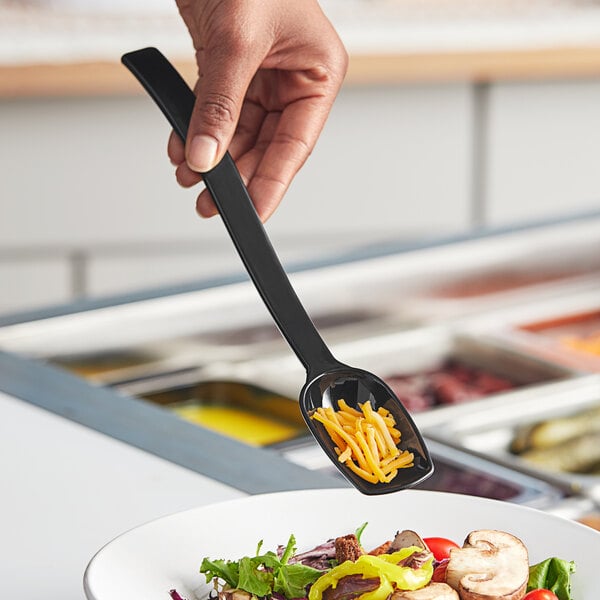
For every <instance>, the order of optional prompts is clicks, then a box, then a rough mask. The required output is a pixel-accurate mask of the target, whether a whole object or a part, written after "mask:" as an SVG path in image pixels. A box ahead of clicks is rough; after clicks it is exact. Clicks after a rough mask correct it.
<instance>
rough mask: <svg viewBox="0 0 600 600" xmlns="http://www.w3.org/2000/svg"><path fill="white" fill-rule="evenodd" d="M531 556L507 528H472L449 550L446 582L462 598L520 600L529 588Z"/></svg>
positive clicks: (464, 599)
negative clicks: (461, 540) (505, 529)
mask: <svg viewBox="0 0 600 600" xmlns="http://www.w3.org/2000/svg"><path fill="white" fill-rule="evenodd" d="M528 578H529V556H528V554H527V548H526V547H525V545H524V544H523V542H522V541H521V540H520V539H519V538H517V537H515V536H514V535H511V534H509V533H505V532H504V531H496V530H480V531H473V532H471V533H470V534H469V535H468V536H467V539H466V540H465V543H464V544H463V547H462V548H454V549H452V550H451V551H450V560H449V561H448V566H447V568H446V582H447V583H448V584H449V585H450V586H451V587H453V588H454V589H455V590H456V591H457V592H458V594H459V596H460V598H461V600H520V599H521V598H522V597H523V596H524V595H525V591H526V588H527V580H528Z"/></svg>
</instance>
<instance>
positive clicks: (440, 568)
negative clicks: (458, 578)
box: [431, 558, 448, 583]
mask: <svg viewBox="0 0 600 600" xmlns="http://www.w3.org/2000/svg"><path fill="white" fill-rule="evenodd" d="M447 567H448V559H447V558H445V559H444V560H442V561H441V562H440V563H439V564H438V565H437V566H436V567H435V569H433V575H432V576H431V581H436V582H437V583H446V568H447Z"/></svg>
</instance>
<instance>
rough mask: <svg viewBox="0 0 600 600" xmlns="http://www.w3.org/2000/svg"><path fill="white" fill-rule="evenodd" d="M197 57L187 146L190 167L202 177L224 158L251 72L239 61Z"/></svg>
mask: <svg viewBox="0 0 600 600" xmlns="http://www.w3.org/2000/svg"><path fill="white" fill-rule="evenodd" d="M203 58H204V59H205V60H201V59H200V57H199V61H198V62H199V67H200V69H199V74H200V75H199V80H198V84H197V85H196V103H195V105H194V110H193V113H192V118H191V120H190V126H189V130H188V137H187V140H188V141H187V144H186V161H187V163H188V165H189V167H190V168H191V169H192V170H194V171H198V172H199V173H204V172H206V171H210V169H212V168H213V167H214V166H215V165H216V164H217V163H218V162H219V161H220V160H221V158H223V156H224V154H225V152H226V150H227V148H228V147H229V144H230V143H231V139H232V138H233V134H234V133H235V129H236V126H237V123H238V120H239V117H240V112H241V110H242V105H243V102H244V96H245V95H246V91H247V89H248V86H249V85H250V81H251V79H252V77H253V75H254V72H255V70H256V68H254V70H253V69H252V67H251V66H250V65H249V64H248V63H247V61H243V62H242V61H240V58H239V57H236V58H233V57H225V56H212V55H211V56H210V57H209V56H206V55H205V56H204V57H203Z"/></svg>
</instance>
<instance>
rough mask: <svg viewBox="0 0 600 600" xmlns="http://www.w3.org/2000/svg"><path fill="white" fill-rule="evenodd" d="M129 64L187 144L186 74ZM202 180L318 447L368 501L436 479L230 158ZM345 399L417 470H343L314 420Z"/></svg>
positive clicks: (154, 62) (143, 58)
mask: <svg viewBox="0 0 600 600" xmlns="http://www.w3.org/2000/svg"><path fill="white" fill-rule="evenodd" d="M122 61H123V64H124V65H125V66H126V67H127V68H128V69H129V70H130V71H131V72H132V73H133V74H134V75H135V77H136V78H137V79H138V80H139V82H140V83H141V84H142V86H143V87H144V88H145V90H146V91H147V92H148V94H149V95H150V96H151V97H152V98H153V100H154V101H155V102H156V104H157V105H158V106H159V108H160V109H161V111H162V112H163V114H164V115H165V116H166V117H167V119H168V120H169V122H170V123H171V125H172V126H173V129H174V130H175V131H176V132H177V134H178V135H179V136H180V137H181V139H182V140H185V139H186V136H187V132H188V126H189V122H190V117H191V114H192V109H193V106H194V100H195V96H194V93H193V92H192V90H191V89H190V88H189V87H188V85H187V84H186V83H185V81H184V80H183V79H182V78H181V76H180V75H179V73H178V72H177V71H176V70H175V68H174V67H173V66H172V65H171V63H169V61H168V60H167V59H166V58H165V57H164V56H163V55H162V54H161V53H160V52H159V51H158V50H157V49H156V48H144V49H142V50H137V51H134V52H130V53H127V54H125V55H124V56H123V58H122ZM202 177H203V180H204V183H205V185H206V187H207V189H208V190H209V192H210V194H211V196H212V198H213V200H214V202H215V205H216V206H217V209H218V211H219V213H220V214H221V217H222V219H223V222H224V223H225V226H226V227H227V230H228V232H229V235H230V236H231V239H232V240H233V243H234V244H235V246H236V248H237V251H238V253H239V255H240V257H241V258H242V261H243V262H244V265H245V267H246V270H247V271H248V273H249V275H250V277H251V279H252V281H253V282H254V285H255V286H256V288H257V290H258V292H259V293H260V295H261V297H262V299H263V301H264V303H265V304H266V306H267V308H268V309H269V311H270V313H271V315H272V316H273V319H274V320H275V323H276V324H277V326H278V327H279V330H280V331H281V333H282V335H283V336H284V337H285V339H286V340H287V341H288V343H289V344H290V346H291V348H292V350H293V351H294V352H295V353H296V355H297V357H298V358H299V359H300V361H301V362H302V364H303V365H304V367H305V368H306V373H307V378H306V383H305V385H304V387H303V388H302V391H301V393H300V409H301V411H302V414H303V416H304V419H305V420H306V423H307V425H308V427H309V429H310V431H311V432H312V434H313V436H314V437H315V439H316V440H317V442H319V444H320V445H321V447H322V448H323V450H324V451H325V452H326V454H327V455H328V456H329V458H330V459H331V460H332V462H333V463H334V464H335V465H336V467H337V468H338V469H339V470H340V471H341V473H342V474H343V475H344V476H345V477H346V478H347V479H348V480H349V481H350V483H352V484H353V485H354V486H355V487H356V488H357V489H358V490H359V491H361V492H362V493H364V494H371V495H374V494H386V493H390V492H395V491H398V490H402V489H405V488H408V487H412V486H414V485H416V484H418V483H419V482H421V481H423V480H424V479H425V478H427V477H428V476H429V475H430V474H431V473H432V472H433V462H432V460H431V457H430V455H429V452H428V450H427V448H426V446H425V443H424V442H423V438H422V437H421V434H420V432H419V431H418V429H417V428H416V426H415V424H414V422H413V420H412V418H411V417H410V415H409V414H408V412H407V411H406V409H405V408H404V407H403V406H402V404H401V403H400V401H399V400H398V399H397V398H396V396H395V395H394V393H393V392H392V391H391V389H390V388H389V387H388V386H387V385H386V384H385V383H384V382H383V381H382V380H381V379H380V378H378V377H376V376H375V375H373V374H371V373H368V372H367V371H364V370H362V369H355V368H353V367H349V366H347V365H345V364H343V363H341V362H339V361H338V360H336V359H335V358H334V357H333V355H332V354H331V352H330V351H329V348H327V346H326V344H325V342H324V341H323V339H322V338H321V336H320V335H319V333H318V331H317V330H316V328H315V326H314V325H313V323H312V321H311V320H310V317H309V316H308V314H307V313H306V311H305V309H304V307H303V306H302V304H301V303H300V300H299V299H298V296H297V295H296V293H295V291H294V289H293V287H292V285H291V283H290V281H289V279H288V277H287V275H286V273H285V271H284V269H283V267H282V265H281V263H280V262H279V259H278V258H277V254H276V253H275V251H274V250H273V247H272V246H271V243H270V241H269V238H268V237H267V234H266V232H265V229H264V227H263V225H262V223H261V221H260V219H259V217H258V215H257V213H256V210H255V208H254V205H253V204H252V201H251V199H250V196H249V195H248V191H247V190H246V187H245V186H244V183H243V182H242V179H241V177H240V175H239V173H238V170H237V167H236V166H235V163H234V162H233V160H232V158H231V156H230V155H229V153H227V154H226V155H225V157H224V158H223V160H221V162H220V163H219V164H218V165H217V166H216V167H214V168H213V169H211V170H210V171H208V172H206V173H203V174H202ZM339 399H344V400H345V401H346V403H347V404H348V405H349V406H351V407H354V408H358V405H359V404H362V403H364V402H366V401H367V400H370V401H371V405H372V406H373V408H374V410H377V409H378V408H379V407H384V408H385V409H387V410H388V411H390V413H391V414H392V415H393V416H394V418H395V420H396V427H397V428H398V429H399V430H400V431H401V433H402V438H401V444H400V446H401V448H402V449H406V450H408V451H410V452H412V453H413V454H414V466H412V467H408V468H403V469H399V470H398V474H397V475H396V476H395V477H394V478H393V479H392V480H391V481H390V482H384V483H371V482H369V481H366V480H365V479H363V478H361V477H360V476H358V475H356V474H355V473H353V472H352V471H351V470H350V469H349V468H348V467H347V466H346V465H344V464H343V463H341V462H339V461H338V456H337V454H336V452H335V449H334V447H335V445H334V442H333V441H332V439H331V437H330V436H329V434H328V433H327V432H326V431H325V429H324V427H323V426H322V425H321V423H319V422H318V421H316V420H314V419H312V418H311V415H312V414H313V413H314V411H315V410H316V409H317V408H318V407H321V406H324V407H327V406H331V407H333V408H334V409H335V410H337V408H338V405H337V401H338V400H339Z"/></svg>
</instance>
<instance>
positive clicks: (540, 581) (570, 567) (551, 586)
mask: <svg viewBox="0 0 600 600" xmlns="http://www.w3.org/2000/svg"><path fill="white" fill-rule="evenodd" d="M574 572H575V563H574V562H573V561H568V560H563V559H561V558H556V557H552V558H547V559H546V560H544V561H542V562H541V563H538V564H537V565H532V566H531V567H529V582H528V584H527V591H528V592H530V591H531V590H537V589H539V588H542V589H547V590H550V591H552V592H554V593H555V594H556V596H557V597H558V599H559V600H573V598H572V596H571V574H572V573H574Z"/></svg>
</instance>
